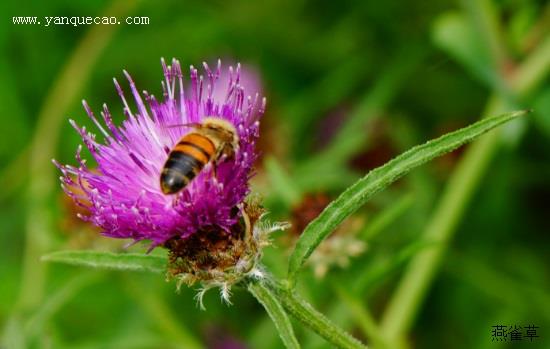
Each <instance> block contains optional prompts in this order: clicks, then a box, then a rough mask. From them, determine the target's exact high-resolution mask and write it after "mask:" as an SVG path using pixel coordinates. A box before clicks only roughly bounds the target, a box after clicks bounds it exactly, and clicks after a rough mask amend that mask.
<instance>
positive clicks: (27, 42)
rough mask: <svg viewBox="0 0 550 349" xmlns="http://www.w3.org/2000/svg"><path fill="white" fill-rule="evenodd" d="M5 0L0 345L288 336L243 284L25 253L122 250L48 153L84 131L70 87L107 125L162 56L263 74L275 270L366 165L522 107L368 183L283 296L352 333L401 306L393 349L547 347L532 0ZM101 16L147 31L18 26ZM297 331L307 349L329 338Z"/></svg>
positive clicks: (539, 54)
mask: <svg viewBox="0 0 550 349" xmlns="http://www.w3.org/2000/svg"><path fill="white" fill-rule="evenodd" d="M0 10H1V11H0V12H1V13H2V20H1V21H0V44H1V47H2V50H3V54H2V55H1V56H0V89H1V90H0V118H1V122H0V128H1V129H0V134H1V141H0V165H1V171H0V188H1V190H0V233H1V235H0V236H1V238H2V243H1V244H0V275H1V282H0V326H1V328H2V343H3V344H2V345H0V347H1V348H6V349H8V348H9V349H12V348H55V349H57V348H201V347H208V348H280V347H282V343H281V342H280V340H279V338H278V336H277V333H276V332H275V329H274V326H273V324H272V323H271V322H270V320H269V318H268V317H267V315H266V314H265V312H264V310H263V308H262V307H261V306H260V305H259V304H258V303H257V302H256V301H255V299H253V298H252V297H251V296H250V295H249V294H247V293H246V292H244V291H243V290H238V289H235V290H234V294H233V297H232V301H233V305H232V306H227V305H225V304H222V303H221V301H220V299H219V296H218V294H217V293H216V291H210V292H209V293H207V296H206V298H205V305H206V308H207V310H206V311H201V310H199V308H198V307H197V306H196V304H195V300H194V299H193V296H194V294H195V290H193V289H188V288H185V287H184V288H183V289H182V291H181V293H179V294H177V293H176V292H175V285H174V283H166V282H164V280H163V279H162V278H159V277H158V276H157V275H146V274H140V273H120V272H105V271H92V270H88V269H84V268H76V267H68V266H64V265H53V264H52V265H47V264H45V263H42V262H40V261H39V257H40V256H41V255H43V254H44V253H46V252H49V251H53V250H61V249H101V250H113V251H119V250H121V249H122V246H123V244H124V243H125V242H122V241H109V240H108V239H106V238H103V237H100V236H99V235H98V233H97V231H95V230H94V229H93V228H91V227H89V226H86V225H85V224H82V223H81V222H79V221H78V220H77V219H76V218H75V217H74V215H75V212H74V210H75V208H74V207H72V206H71V205H70V203H68V202H67V200H66V199H65V198H64V197H63V195H62V193H61V190H60V188H59V184H58V181H57V176H58V175H59V174H58V173H57V170H56V169H55V168H54V166H53V165H52V164H51V162H50V160H51V158H54V157H55V158H56V159H59V160H60V161H61V162H64V163H73V162H74V160H73V159H74V151H75V149H76V147H77V144H79V143H80V140H79V138H78V136H77V134H76V132H74V131H73V130H72V129H71V128H70V126H69V123H68V118H69V117H70V118H73V119H75V120H77V122H78V123H80V124H84V125H89V127H90V128H91V129H94V128H93V127H92V125H90V122H89V120H88V119H87V117H86V116H85V112H84V110H83V109H82V107H81V103H80V101H81V99H83V98H85V99H86V100H87V101H88V102H89V104H90V105H91V106H92V108H93V109H94V110H95V111H99V110H100V108H101V105H102V103H103V102H105V103H107V104H108V105H109V107H110V109H111V111H112V112H113V114H115V115H116V117H117V120H118V122H120V120H122V105H121V102H120V100H119V98H118V96H117V94H116V91H115V89H114V87H113V84H112V77H113V76H115V77H117V78H118V79H119V80H122V69H126V70H128V71H129V72H130V73H131V74H132V76H133V78H134V79H135V81H136V82H137V84H138V88H140V89H146V90H148V91H150V92H152V93H154V94H155V95H157V96H160V95H161V88H160V80H161V78H162V70H161V67H160V57H165V58H166V59H171V58H172V57H176V58H178V59H179V60H180V61H181V62H182V65H183V66H184V67H185V66H188V65H190V64H193V65H195V66H199V65H200V64H201V62H202V61H208V62H210V63H213V62H215V60H216V59H217V58H221V59H222V62H223V63H225V64H230V63H234V62H236V61H237V60H238V61H240V62H242V63H243V64H244V66H245V69H248V70H250V71H253V72H255V73H256V74H258V78H259V79H260V80H261V85H262V91H263V94H264V95H265V96H266V97H267V99H268V109H267V110H268V111H267V113H266V115H265V117H264V119H263V125H262V141H261V142H260V145H259V146H260V150H261V152H262V157H261V159H260V161H259V162H258V164H257V172H258V173H257V175H256V177H255V179H254V190H255V191H256V192H259V193H261V195H262V197H263V198H264V201H265V205H266V206H267V208H268V209H269V210H270V211H271V212H272V213H271V218H272V219H274V220H286V221H291V222H292V223H293V224H294V226H295V227H296V228H295V229H294V230H293V231H289V232H278V233H276V237H275V243H274V247H272V248H270V249H269V250H268V251H267V254H266V256H265V264H266V265H267V266H268V267H269V269H270V270H271V271H272V272H273V273H274V274H276V275H284V273H285V271H286V263H287V260H286V258H287V256H288V253H289V251H290V249H291V248H292V246H293V244H294V240H295V238H296V236H297V234H299V231H300V229H299V228H300V227H302V228H303V226H304V225H305V224H306V223H307V222H308V221H309V220H311V219H312V218H313V217H315V216H316V215H317V214H318V213H319V212H320V210H321V209H322V207H324V205H326V203H327V202H328V201H329V200H330V199H332V198H334V197H336V196H337V195H338V194H339V193H340V192H341V191H342V190H343V189H345V188H346V187H347V186H349V185H350V184H352V183H353V182H354V181H355V180H356V179H358V178H359V177H360V176H361V175H364V174H365V173H366V172H367V171H368V170H370V169H372V168H374V167H376V166H379V165H381V164H383V163H384V162H386V161H388V160H389V159H391V158H392V157H393V156H395V155H397V154H399V153H400V152H402V151H404V150H406V149H408V148H410V147H411V146H413V145H416V144H419V143H422V142H424V141H426V140H428V139H431V138H434V137H437V136H439V135H441V134H443V133H445V132H449V131H451V130H454V129H457V128H460V127H463V126H466V125H468V124H470V123H472V122H474V121H476V120H477V119H478V118H479V117H481V116H482V115H485V114H491V115H494V114H498V113H499V112H503V111H509V110H517V109H525V108H533V109H534V112H533V113H532V114H531V115H530V116H529V117H528V118H526V119H524V120H521V122H515V123H513V124H511V125H507V126H506V127H504V128H503V129H502V130H501V131H500V132H498V133H492V134H491V135H490V136H486V138H484V140H482V141H481V142H478V143H476V144H475V145H470V146H468V147H466V148H463V149H460V150H458V151H455V152H453V153H451V154H449V155H446V156H445V157H443V158H440V159H437V160H435V161H433V162H431V163H429V164H427V165H425V166H423V167H422V168H420V169H418V170H415V171H414V172H413V173H412V174H410V175H408V176H407V177H405V178H404V179H402V180H400V181H399V182H398V183H397V184H395V185H393V186H392V187H391V188H390V189H388V190H386V191H384V192H383V193H381V194H378V195H377V196H376V197H375V198H374V199H373V200H372V201H371V202H370V203H369V204H368V205H367V206H366V207H364V209H362V210H361V212H359V213H357V214H356V215H355V216H354V217H352V218H351V219H349V220H348V221H347V222H346V224H345V225H344V227H343V228H342V229H341V230H340V231H338V233H337V235H336V237H338V236H339V237H340V238H342V239H341V240H340V241H344V243H343V245H342V244H338V241H337V240H333V242H334V243H333V244H332V245H330V240H329V244H327V245H326V246H325V248H323V249H322V251H320V252H319V254H318V255H317V256H316V258H315V261H316V262H314V263H312V265H310V268H309V269H308V270H306V271H305V272H304V273H303V274H302V275H301V282H300V285H299V287H300V292H301V293H302V295H303V296H304V297H305V298H307V299H308V300H309V301H311V302H312V303H313V304H314V305H315V306H316V307H317V309H319V310H320V311H321V312H323V313H325V314H327V316H328V317H330V318H331V319H332V320H333V321H334V322H336V323H337V324H339V325H340V326H342V327H344V328H346V329H348V330H349V331H351V332H352V333H353V334H354V335H356V336H357V337H358V338H361V339H362V340H365V341H367V343H373V342H374V343H375V344H376V337H377V334H378V335H381V336H382V337H383V336H384V334H386V333H390V332H391V328H392V326H394V324H395V322H394V321H393V320H392V319H393V318H394V317H395V316H396V317H399V316H400V312H401V311H403V312H405V311H406V312H407V314H408V315H409V317H408V323H407V324H406V325H404V326H402V328H403V329H404V331H405V336H404V338H406V339H405V340H404V341H403V342H402V343H401V344H402V345H403V346H404V347H410V348H442V347H444V348H549V347H550V341H549V338H550V293H549V291H550V275H549V262H550V260H549V256H550V253H549V251H550V249H549V242H550V239H549V237H548V233H549V232H550V223H549V222H550V220H549V219H548V217H549V214H550V211H549V209H550V204H549V203H550V137H549V136H550V80H549V79H548V71H549V70H550V5H549V4H548V2H546V1H535V0H500V1H489V0H480V1H476V0H463V1H448V0H431V1H419V2H400V1H383V2H380V1H371V0H369V1H303V0H299V1H289V0H284V1H274V0H270V1H258V2H252V1H245V0H241V1H231V2H229V1H209V2H205V1H182V2H179V1H164V2H145V1H140V2H123V1H95V2H86V1H74V2H62V1H49V2H41V1H34V2H23V1H8V2H2V3H1V4H0ZM102 15H116V16H118V17H120V18H125V17H126V16H148V17H149V20H150V23H149V24H148V25H126V24H121V25H113V26H109V25H91V26H78V27H74V26H71V25H57V26H54V25H52V26H50V27H45V26H39V25H15V24H13V22H12V16H38V17H39V18H43V17H44V16H102ZM225 64H224V65H225ZM465 149H466V150H465ZM430 231H432V232H434V231H435V235H437V236H439V237H441V238H442V239H443V241H444V242H441V241H439V240H437V239H435V240H437V241H432V240H430V239H429V238H427V237H429V236H430V235H429V232H430ZM361 240H362V241H363V242H362V243H361V242H360V241H361ZM438 241H439V242H438ZM447 243H448V247H447V248H445V247H446V245H447ZM346 244H348V245H346ZM361 244H363V245H361ZM433 244H444V245H445V246H442V247H441V250H440V251H441V258H440V259H438V260H437V261H435V262H434V263H433V270H432V271H433V273H432V272H428V278H427V280H426V282H425V284H424V285H425V287H421V289H420V290H419V291H418V293H414V292H412V293H411V297H416V298H415V300H413V301H411V302H409V304H410V306H411V308H409V309H408V310H402V309H401V308H400V305H396V303H395V302H394V300H395V297H396V296H395V295H396V293H395V292H396V290H400V292H402V293H403V292H404V293H403V294H405V298H406V295H407V294H408V293H407V292H408V291H407V285H408V283H407V282H406V281H403V280H404V276H407V275H408V276H409V277H410V278H411V279H412V280H413V281H412V282H413V283H415V282H416V281H415V280H417V279H415V275H416V274H415V271H414V267H410V265H411V262H414V261H415V260H416V258H417V257H418V256H419V254H421V253H423V252H424V251H425V249H427V248H430V247H431V246H432V247H433ZM358 245H360V246H363V247H365V248H364V251H363V252H362V253H361V254H360V255H356V256H352V257H351V258H350V259H349V260H348V261H349V262H350V263H349V264H348V265H344V266H343V267H342V266H336V265H334V263H332V262H338V261H339V260H340V259H342V258H343V259H344V260H346V258H345V257H346V255H347V254H352V255H354V254H357V253H356V252H357V251H355V252H354V251H353V249H351V250H350V249H349V248H348V247H350V246H352V247H353V246H358ZM342 246H343V247H342ZM346 246H347V247H346ZM438 248H439V247H438ZM131 250H132V251H134V252H144V251H145V250H146V246H145V245H137V246H134V247H132V248H131ZM331 263H332V264H331ZM344 264H345V263H344ZM411 268H412V269H411ZM314 271H317V276H316V275H315V272H314ZM322 271H326V272H325V273H324V275H323V276H320V274H323V273H322ZM398 298H399V297H398ZM401 298H403V296H401ZM388 305H391V306H388ZM392 314H393V315H392ZM396 314H397V315H396ZM392 316H393V317H392ZM372 319H374V324H373V323H372V321H370V320H372ZM501 324H502V325H506V326H513V325H518V326H526V325H528V324H531V325H536V326H539V329H538V331H537V334H538V335H539V336H540V337H539V338H536V339H535V340H533V341H532V342H530V341H529V340H527V339H524V340H522V341H520V342H509V341H508V342H504V341H503V342H499V341H492V337H491V330H492V326H494V325H501ZM295 329H296V332H297V335H298V338H299V340H300V342H301V343H302V345H303V347H304V348H323V347H328V345H327V344H326V343H325V342H324V341H323V340H322V339H320V338H319V337H317V336H316V335H315V334H313V333H311V332H309V331H308V330H307V329H305V328H303V327H302V326H301V325H300V324H298V323H297V324H296V326H295ZM385 331H389V332H385Z"/></svg>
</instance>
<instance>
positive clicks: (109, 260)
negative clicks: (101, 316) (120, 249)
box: [42, 251, 167, 273]
mask: <svg viewBox="0 0 550 349" xmlns="http://www.w3.org/2000/svg"><path fill="white" fill-rule="evenodd" d="M42 260H43V261H48V262H58V263H66V264H72V265H78V266H86V267H92V268H100V269H114V270H129V271H148V272H153V273H163V272H165V271H166V262H167V260H166V258H163V257H161V256H154V255H147V254H139V253H112V252H102V251H57V252H52V253H50V254H47V255H44V256H42Z"/></svg>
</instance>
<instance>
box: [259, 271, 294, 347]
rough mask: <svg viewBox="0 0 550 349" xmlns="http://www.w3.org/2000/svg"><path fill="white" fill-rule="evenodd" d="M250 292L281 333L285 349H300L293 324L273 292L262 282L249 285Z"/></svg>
mask: <svg viewBox="0 0 550 349" xmlns="http://www.w3.org/2000/svg"><path fill="white" fill-rule="evenodd" d="M248 290H249V291H250V293H252V295H253V296H254V297H256V299H257V300H258V302H260V303H261V304H262V305H263V307H264V308H265V310H266V311H267V313H268V314H269V317H270V318H271V320H273V323H274V324H275V327H276V328H277V332H279V336H280V337H281V340H282V341H283V343H284V345H285V347H287V348H289V349H299V348H300V344H299V343H298V340H297V339H296V336H294V330H293V329H292V324H291V323H290V319H289V318H288V316H287V314H286V312H285V310H284V309H283V306H282V305H281V304H280V303H279V301H278V300H277V298H275V296H274V295H273V293H272V292H271V290H269V289H268V288H267V287H265V286H264V285H263V284H261V283H260V282H253V283H250V284H249V285H248Z"/></svg>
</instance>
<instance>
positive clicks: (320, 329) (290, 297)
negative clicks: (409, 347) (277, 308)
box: [268, 282, 367, 349]
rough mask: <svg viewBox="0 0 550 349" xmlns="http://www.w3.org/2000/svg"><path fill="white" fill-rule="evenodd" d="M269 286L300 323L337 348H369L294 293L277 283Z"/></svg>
mask: <svg viewBox="0 0 550 349" xmlns="http://www.w3.org/2000/svg"><path fill="white" fill-rule="evenodd" d="M268 286H269V288H270V289H271V290H272V291H273V294H274V295H275V297H276V298H277V299H278V300H279V302H281V304H282V305H283V307H284V308H285V309H286V310H287V311H288V312H289V313H290V314H292V316H294V317H295V318H296V319H298V320H300V322H302V323H303V324H304V325H306V326H307V327H309V328H310V329H311V330H313V331H315V332H316V333H317V334H318V335H320V336H321V337H323V338H324V339H326V340H327V341H328V342H329V343H330V344H332V345H334V346H335V347H336V348H348V349H359V348H360V349H365V348H367V347H366V346H365V345H363V344H362V343H361V342H359V341H358V340H357V339H355V338H353V337H352V336H351V335H350V334H349V333H347V332H346V331H344V330H343V329H341V328H340V327H338V326H336V325H335V324H334V323H332V322H331V321H330V320H329V319H328V318H327V317H326V316H324V315H323V314H321V313H319V312H318V311H317V310H315V309H314V308H313V307H312V306H311V305H310V304H309V303H308V302H306V301H305V300H303V299H302V298H300V297H299V296H298V295H297V294H296V293H295V292H294V291H291V290H289V289H287V288H285V287H283V286H281V285H280V284H278V283H276V282H271V283H269V285H268Z"/></svg>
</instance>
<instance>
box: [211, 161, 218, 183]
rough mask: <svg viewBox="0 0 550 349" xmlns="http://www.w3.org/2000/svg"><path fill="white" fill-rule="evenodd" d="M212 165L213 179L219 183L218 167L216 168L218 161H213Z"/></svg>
mask: <svg viewBox="0 0 550 349" xmlns="http://www.w3.org/2000/svg"><path fill="white" fill-rule="evenodd" d="M210 164H211V166H212V178H213V179H215V180H216V181H217V180H218V166H216V161H212V162H211V163H210Z"/></svg>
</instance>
